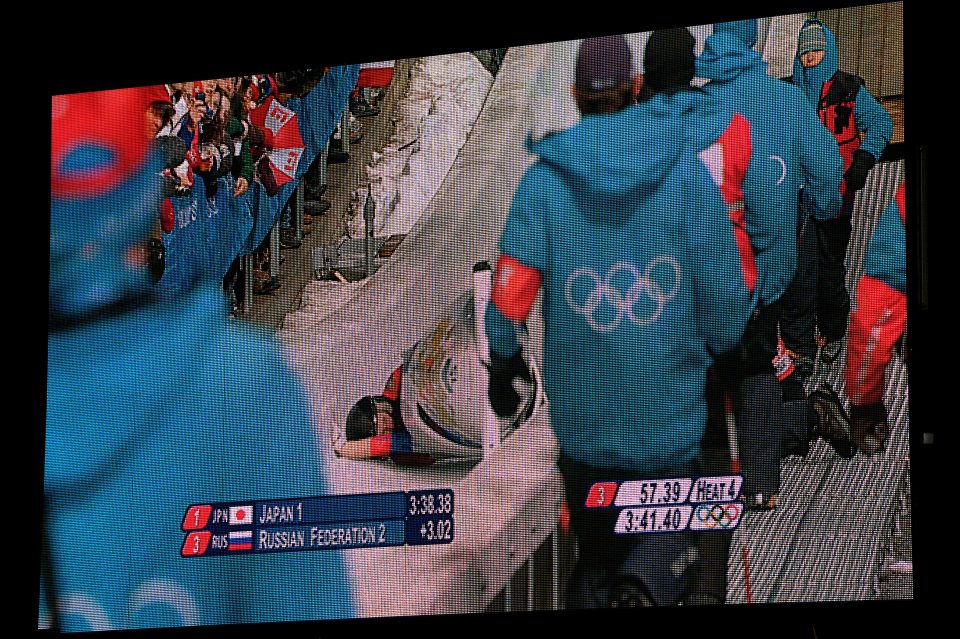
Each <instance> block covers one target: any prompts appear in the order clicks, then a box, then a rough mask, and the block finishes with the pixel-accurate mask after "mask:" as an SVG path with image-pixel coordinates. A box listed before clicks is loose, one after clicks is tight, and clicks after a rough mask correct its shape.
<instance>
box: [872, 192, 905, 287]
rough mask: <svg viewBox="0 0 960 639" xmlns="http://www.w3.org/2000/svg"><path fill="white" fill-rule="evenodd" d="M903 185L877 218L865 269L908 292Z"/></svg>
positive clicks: (873, 275)
mask: <svg viewBox="0 0 960 639" xmlns="http://www.w3.org/2000/svg"><path fill="white" fill-rule="evenodd" d="M902 205H903V185H901V186H900V190H898V191H897V197H895V198H894V199H893V200H892V201H891V202H890V204H889V205H888V206H887V208H886V209H884V211H883V213H882V214H881V215H880V219H879V220H877V226H876V228H874V230H873V236H872V237H871V238H870V245H869V246H868V247H867V257H866V261H865V263H864V265H863V272H864V273H866V274H867V275H869V276H870V277H875V278H876V279H878V280H881V281H883V282H886V283H887V284H889V285H890V286H892V287H893V288H895V289H897V290H898V291H900V292H901V293H906V292H907V262H906V258H905V256H904V251H905V250H906V246H907V233H906V228H905V227H904V224H903V218H902V217H901V211H900V207H901V206H902Z"/></svg>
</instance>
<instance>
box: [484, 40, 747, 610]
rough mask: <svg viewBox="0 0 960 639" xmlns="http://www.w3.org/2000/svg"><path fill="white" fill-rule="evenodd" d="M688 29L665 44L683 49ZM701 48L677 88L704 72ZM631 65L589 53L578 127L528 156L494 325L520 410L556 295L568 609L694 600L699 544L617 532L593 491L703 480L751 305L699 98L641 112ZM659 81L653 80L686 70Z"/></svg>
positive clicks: (502, 401)
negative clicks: (710, 438)
mask: <svg viewBox="0 0 960 639" xmlns="http://www.w3.org/2000/svg"><path fill="white" fill-rule="evenodd" d="M684 34H686V36H687V39H691V38H690V34H689V32H686V30H683V31H682V32H681V31H671V30H667V31H665V32H663V33H659V34H654V36H652V39H654V40H655V41H659V40H663V41H664V42H665V43H667V44H668V46H669V43H671V42H672V43H676V44H682V42H683V41H684V38H683V35H684ZM692 49H693V47H692V44H690V54H691V55H690V57H689V61H688V62H689V64H687V65H686V68H684V69H680V70H679V71H680V72H679V75H683V74H685V73H689V75H690V76H692V73H693V58H692ZM648 50H649V45H648ZM631 69H632V64H631V53H630V51H629V47H628V45H627V44H626V41H625V40H624V39H623V37H622V36H610V37H607V38H593V39H588V40H585V41H584V42H583V44H581V47H580V51H579V54H578V59H577V70H576V76H577V79H576V83H575V85H574V87H573V94H574V97H575V98H576V100H577V107H578V109H579V110H580V112H581V113H582V114H583V119H582V120H581V121H580V123H578V124H577V125H575V126H573V127H571V128H570V129H568V130H566V131H563V132H559V133H554V134H551V135H549V136H547V137H546V138H544V139H543V140H541V141H540V142H538V143H536V144H533V145H532V147H531V149H532V151H533V152H534V153H536V154H537V155H538V156H539V160H538V161H537V162H536V163H535V164H534V165H533V166H531V167H530V168H529V169H528V170H527V172H526V174H525V175H524V177H523V179H522V180H521V182H520V185H519V186H518V188H517V192H516V194H515V195H514V199H513V203H512V205H511V209H510V212H509V215H508V217H507V222H506V225H505V227H504V230H503V234H502V235H501V238H500V251H501V255H500V258H499V260H498V262H497V268H496V274H495V276H494V287H493V293H492V301H491V304H490V305H489V306H488V307H487V312H486V317H485V322H486V327H487V336H488V340H489V345H490V359H491V376H490V388H489V396H490V401H491V404H492V406H493V408H494V411H495V412H496V413H497V414H498V415H507V414H510V413H511V412H512V411H513V410H515V408H516V404H517V402H519V395H518V394H517V392H516V390H515V389H514V387H513V381H514V378H515V377H517V376H520V377H524V376H527V377H529V375H528V374H527V372H526V367H525V366H524V365H523V363H522V353H521V348H520V344H519V342H518V340H517V323H518V322H523V321H524V320H525V319H526V317H527V315H528V314H529V312H530V309H531V307H532V306H533V303H534V300H535V298H536V295H537V291H538V290H539V289H540V286H541V284H542V285H543V288H544V295H543V316H544V324H545V330H546V334H545V336H544V367H543V380H544V388H545V391H546V394H547V396H548V397H549V398H550V405H551V410H550V414H551V424H552V426H553V429H554V431H555V432H556V435H557V439H558V441H559V445H560V458H559V460H558V466H559V468H560V471H561V473H562V474H563V478H564V488H565V490H566V494H567V502H568V504H569V507H570V522H571V527H572V529H573V531H574V533H575V535H576V537H577V548H578V551H579V555H578V560H577V564H576V566H575V567H574V570H573V574H572V576H571V578H570V583H569V585H568V588H567V602H566V605H567V607H570V608H594V607H606V606H638V605H640V606H647V605H673V604H676V603H677V602H678V601H679V600H680V599H681V598H682V597H683V596H684V594H685V592H686V591H687V589H688V587H689V583H690V579H691V575H692V573H694V572H696V570H695V569H694V568H693V566H694V565H695V564H696V561H688V558H689V557H690V553H691V552H695V549H694V548H693V547H692V545H691V544H692V541H691V538H690V536H689V535H688V534H687V533H685V532H681V531H678V532H675V533H673V534H669V535H616V534H614V532H613V530H614V524H615V519H616V512H614V511H612V510H604V509H593V508H587V507H586V503H587V502H586V499H587V495H588V494H590V490H591V486H593V485H594V484H595V482H598V481H603V482H610V481H626V480H636V479H639V478H653V477H679V476H690V475H695V474H698V473H697V462H696V458H697V456H698V454H699V452H700V440H701V436H702V434H703V428H704V425H705V422H706V404H705V401H704V396H703V390H704V389H703V386H704V383H705V379H706V370H707V366H708V365H709V363H710V355H709V352H710V351H715V352H723V351H725V350H727V349H729V348H732V347H733V346H734V345H735V344H736V342H737V340H738V339H739V337H740V335H741V333H742V331H743V326H744V323H745V321H746V318H747V316H748V315H749V310H750V308H751V305H752V303H753V299H752V297H751V295H750V293H749V291H748V288H747V287H746V286H745V282H744V279H743V276H742V274H741V269H740V263H739V255H738V251H737V246H736V240H735V237H734V231H733V228H732V225H731V223H730V220H729V219H728V217H727V215H726V210H725V207H724V204H723V201H722V199H721V197H720V194H719V191H718V189H717V187H716V186H715V185H714V183H713V181H712V178H711V176H710V174H709V172H708V170H707V167H706V166H705V165H704V164H703V162H702V161H701V160H700V158H699V157H698V154H697V152H698V149H696V148H693V146H691V145H690V144H689V143H688V142H689V141H688V140H687V139H686V137H685V135H686V128H687V125H688V123H689V120H688V118H689V115H690V112H691V111H694V110H697V109H700V108H702V107H703V104H702V101H701V98H702V96H700V95H697V94H695V93H693V92H684V91H680V92H674V91H671V92H669V93H664V94H661V95H655V96H653V97H651V98H649V99H645V101H644V102H643V103H642V104H640V105H637V106H629V105H630V103H631V102H632V101H633V97H634V96H635V95H636V91H635V90H636V88H637V83H636V81H634V82H633V85H632V88H631V78H630V73H631ZM650 71H651V70H650V69H648V73H647V77H646V80H645V82H646V84H647V85H650V84H654V85H655V84H658V83H659V82H660V80H662V81H663V83H672V82H674V79H675V76H677V75H678V74H677V72H676V71H677V70H676V69H673V68H670V65H666V66H665V68H663V69H659V70H656V71H654V72H653V73H651V72H650ZM661 76H662V77H661ZM676 566H685V567H686V568H680V569H678V568H676ZM687 568H690V570H688V569H687Z"/></svg>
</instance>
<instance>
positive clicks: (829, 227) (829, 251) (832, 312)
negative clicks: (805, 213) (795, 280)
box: [813, 210, 853, 342]
mask: <svg viewBox="0 0 960 639" xmlns="http://www.w3.org/2000/svg"><path fill="white" fill-rule="evenodd" d="M851 219H852V218H851V211H848V210H845V211H844V212H843V213H842V214H841V215H840V217H838V218H837V219H835V220H827V221H825V222H820V221H817V220H814V222H813V224H814V227H815V228H816V230H817V327H818V328H819V329H820V335H821V336H822V337H823V338H824V339H825V340H826V341H828V342H833V341H835V340H838V339H840V338H841V337H843V335H844V333H846V331H847V320H848V319H849V317H850V294H849V293H848V292H847V283H846V278H847V269H846V266H845V264H844V262H845V260H846V258H847V245H849V244H850V233H851V230H852V227H853V225H852V221H851Z"/></svg>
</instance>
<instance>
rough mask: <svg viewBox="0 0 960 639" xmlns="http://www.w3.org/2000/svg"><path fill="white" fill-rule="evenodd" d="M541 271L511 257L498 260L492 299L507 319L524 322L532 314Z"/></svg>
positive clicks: (503, 256) (507, 256) (505, 256)
mask: <svg viewBox="0 0 960 639" xmlns="http://www.w3.org/2000/svg"><path fill="white" fill-rule="evenodd" d="M541 279H542V277H541V275H540V271H538V270H537V269H535V268H533V267H531V266H526V265H525V264H522V263H521V262H519V261H518V260H516V259H515V258H513V257H511V256H509V255H501V256H500V259H499V260H497V270H496V273H495V274H494V278H493V293H492V294H491V299H492V300H493V303H494V304H495V305H496V307H497V309H498V310H499V311H500V312H501V313H503V316H504V317H506V318H507V319H510V320H513V321H515V322H522V321H524V320H525V319H527V315H529V314H530V308H531V307H532V306H533V301H534V300H535V299H536V298H537V291H538V290H540V282H541Z"/></svg>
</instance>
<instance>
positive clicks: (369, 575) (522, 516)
mask: <svg viewBox="0 0 960 639" xmlns="http://www.w3.org/2000/svg"><path fill="white" fill-rule="evenodd" d="M542 51H543V49H542V48H541V47H524V48H518V49H511V50H510V51H509V52H508V53H507V56H506V58H505V60H504V62H503V66H502V67H501V68H500V70H499V73H498V74H497V78H496V80H495V81H494V82H493V86H492V88H490V90H489V93H488V94H487V97H486V101H485V102H483V106H482V110H481V111H480V115H479V117H478V118H477V119H476V123H475V124H474V126H473V128H472V131H471V132H470V135H469V136H466V134H465V133H463V132H462V131H458V132H456V133H448V134H447V136H448V137H453V136H463V137H465V138H466V142H465V143H463V144H462V148H460V150H459V153H453V154H452V157H451V158H450V163H449V169H443V174H445V177H443V175H442V174H441V178H442V184H441V185H440V186H439V188H438V189H435V191H436V192H435V194H434V195H433V196H432V198H429V203H428V204H427V205H426V207H425V209H424V210H423V214H422V215H421V216H420V217H419V220H418V221H417V222H416V224H415V225H414V227H413V229H412V230H411V232H410V235H409V236H408V237H407V239H406V240H405V241H404V242H403V244H401V245H400V247H399V248H398V250H397V252H396V253H395V254H394V256H393V258H392V259H391V260H389V261H388V262H386V264H385V265H384V266H383V267H382V268H381V269H380V270H379V271H378V272H377V273H376V274H375V275H374V276H373V277H371V278H368V279H367V280H364V281H361V282H357V283H353V284H337V283H331V282H311V283H310V284H309V285H308V286H307V289H306V290H305V291H304V295H303V301H302V305H301V308H300V309H299V310H297V311H295V312H293V313H290V314H288V315H287V317H286V318H285V320H284V325H283V328H282V329H281V330H280V332H279V337H280V339H281V341H282V342H283V343H284V346H285V348H286V350H287V352H288V359H289V361H290V363H291V365H292V367H293V368H294V369H295V371H296V373H297V375H298V376H299V378H300V380H301V383H302V385H303V388H304V389H305V392H306V393H307V395H308V397H309V400H310V403H311V408H312V413H313V415H314V419H315V420H316V421H315V424H314V426H315V429H316V432H317V436H318V438H319V446H320V449H321V457H322V459H323V470H324V474H325V477H326V481H327V486H328V488H329V490H330V491H331V492H332V493H337V494H349V493H366V492H383V491H391V490H416V489H423V488H441V487H448V488H452V489H453V490H454V492H455V508H454V525H455V531H454V541H453V543H451V544H448V545H441V546H425V547H413V546H410V547H393V548H377V549H364V550H351V551H346V552H345V557H346V558H347V562H348V566H349V570H350V572H351V576H352V582H353V584H352V585H353V591H354V599H355V603H356V608H357V611H358V614H360V615H362V616H384V615H410V614H437V613H442V612H479V611H481V610H483V609H484V607H485V606H486V605H487V604H488V603H489V602H490V601H491V600H492V599H493V598H494V597H495V596H496V594H497V593H498V592H499V590H500V589H501V588H502V587H503V585H504V584H505V583H506V582H507V580H508V579H509V577H510V575H511V574H512V573H513V572H514V571H515V570H516V569H517V568H518V567H519V566H520V565H521V563H522V562H523V561H524V559H525V558H526V557H527V556H529V555H530V554H531V553H532V552H533V550H535V549H536V548H537V547H538V546H539V545H540V544H541V543H542V542H543V540H544V539H545V538H546V537H547V536H548V535H549V534H550V533H551V532H552V531H553V529H554V526H555V523H556V521H557V512H558V510H559V506H560V502H561V500H562V485H561V482H560V478H559V475H558V474H557V471H556V468H555V459H556V454H557V451H556V440H555V439H554V437H553V434H552V431H551V430H550V427H549V424H548V422H547V419H546V414H547V411H546V410H541V411H540V412H539V413H538V416H537V417H535V418H534V419H532V420H531V421H530V422H528V423H526V424H525V425H524V426H522V427H521V428H519V429H518V430H517V431H516V432H515V433H514V434H512V435H511V436H510V437H509V438H508V439H507V440H506V441H505V442H504V444H503V445H502V446H500V447H499V448H498V449H497V450H496V451H495V452H494V453H493V454H492V455H490V456H488V457H487V458H486V459H484V460H483V461H482V462H481V463H479V464H477V465H475V466H465V465H458V464H437V465H434V466H430V467H425V468H413V469H411V468H403V467H399V466H396V465H394V464H393V463H392V462H383V463H378V462H357V461H351V460H347V459H338V458H336V457H335V456H334V455H333V453H332V448H331V441H332V434H333V432H334V429H336V428H342V425H343V423H344V421H345V418H346V415H347V412H348V411H349V409H350V407H351V406H352V405H353V403H354V402H355V401H356V400H357V399H359V398H360V397H361V396H363V395H367V394H378V393H380V392H381V391H382V389H383V384H384V382H385V381H386V379H387V376H388V375H389V373H390V372H391V371H392V370H393V368H394V367H395V366H397V365H398V364H399V363H400V361H401V355H402V352H403V350H404V349H405V348H407V347H409V346H410V345H412V344H413V343H414V342H415V341H416V340H417V339H419V338H420V337H421V336H422V335H424V334H425V333H426V331H427V330H428V329H431V328H433V327H434V326H435V325H436V322H437V321H439V319H440V318H441V317H442V316H443V313H444V311H445V309H446V308H448V307H449V305H450V304H451V303H452V302H453V301H454V300H455V299H456V297H457V295H458V294H459V293H460V292H461V291H463V290H465V289H466V288H467V287H468V286H470V285H471V282H472V273H471V270H472V266H473V264H474V263H475V262H477V261H479V260H482V259H493V258H495V257H496V243H497V240H498V238H499V235H500V231H501V229H502V228H503V223H504V220H505V219H506V214H507V210H508V208H509V203H510V200H511V198H512V196H513V192H514V190H515V189H516V186H517V184H518V183H519V181H520V177H521V176H522V174H523V171H524V170H525V169H526V167H527V166H528V163H529V161H530V156H529V155H528V154H527V152H526V150H525V148H524V139H525V137H526V135H527V133H528V131H529V122H530V120H531V114H530V113H529V112H528V108H529V106H528V105H529V103H530V100H529V95H530V91H531V85H532V83H533V82H534V81H535V78H536V73H537V69H538V68H539V66H540V62H541V57H542ZM466 55H468V56H469V54H466ZM472 58H473V56H469V57H468V58H464V59H462V60H460V61H459V63H460V64H463V65H467V64H468V63H467V60H471V61H470V62H469V64H470V65H474V64H475V65H476V67H475V68H476V69H477V72H478V73H484V74H486V73H487V72H486V71H485V70H483V68H482V67H481V66H480V64H479V63H478V62H476V60H473V59H472ZM450 73H453V69H450ZM434 77H436V76H434ZM488 77H489V75H488ZM440 104H441V101H440V100H437V101H436V102H435V108H434V113H435V114H437V113H443V112H444V109H447V108H448V107H445V106H436V105H440ZM452 107H453V104H451V105H449V108H451V109H452ZM457 108H458V109H459V107H457ZM478 108H479V107H478ZM413 121H416V120H413ZM436 122H437V124H430V125H429V126H426V127H424V128H426V129H428V130H430V129H431V128H432V127H434V126H438V125H439V120H437V121H436ZM438 134H439V135H441V136H443V133H442V131H441V132H438ZM425 140H426V134H424V141H422V144H424V145H425ZM425 151H426V149H425V148H424V147H423V146H422V147H421V150H420V152H419V153H420V154H423V156H424V157H426V154H425ZM531 330H532V331H533V332H534V334H536V333H537V331H538V328H537V326H536V322H535V323H534V325H533V326H532V327H531ZM537 342H538V340H534V343H537Z"/></svg>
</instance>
